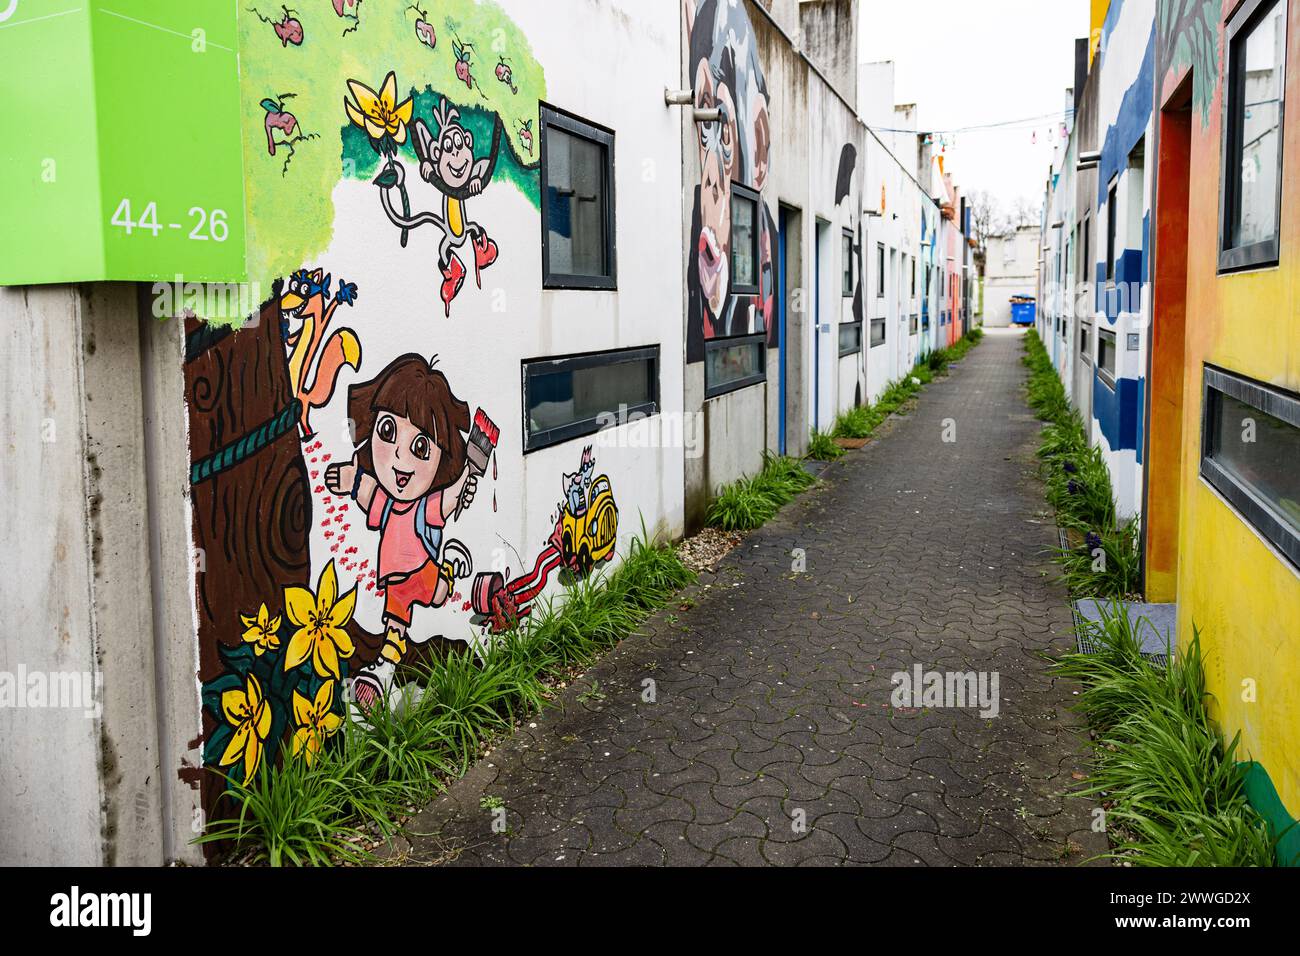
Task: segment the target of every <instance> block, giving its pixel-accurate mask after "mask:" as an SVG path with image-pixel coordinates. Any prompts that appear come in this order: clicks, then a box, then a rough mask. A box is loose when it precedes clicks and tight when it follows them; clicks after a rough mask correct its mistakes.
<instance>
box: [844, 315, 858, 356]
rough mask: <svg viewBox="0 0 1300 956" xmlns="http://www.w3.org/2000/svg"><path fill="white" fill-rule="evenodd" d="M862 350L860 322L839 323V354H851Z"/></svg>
mask: <svg viewBox="0 0 1300 956" xmlns="http://www.w3.org/2000/svg"><path fill="white" fill-rule="evenodd" d="M861 351H862V323H861V322H841V323H840V355H852V354H853V353H855V352H861Z"/></svg>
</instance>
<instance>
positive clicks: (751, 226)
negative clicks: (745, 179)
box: [731, 183, 758, 295]
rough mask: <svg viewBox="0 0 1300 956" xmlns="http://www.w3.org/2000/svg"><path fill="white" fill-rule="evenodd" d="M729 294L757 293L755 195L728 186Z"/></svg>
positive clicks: (733, 186) (744, 188) (743, 187)
mask: <svg viewBox="0 0 1300 956" xmlns="http://www.w3.org/2000/svg"><path fill="white" fill-rule="evenodd" d="M731 291H732V292H735V293H739V294H748V295H755V294H757V293H758V193H756V192H754V191H753V190H752V189H749V188H747V187H745V186H742V185H740V184H739V183H732V184H731Z"/></svg>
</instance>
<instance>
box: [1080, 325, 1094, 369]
mask: <svg viewBox="0 0 1300 956" xmlns="http://www.w3.org/2000/svg"><path fill="white" fill-rule="evenodd" d="M1079 335H1080V340H1079V355H1080V356H1081V357H1082V358H1083V361H1084V362H1085V363H1086V364H1088V365H1091V364H1092V323H1091V322H1086V321H1081V322H1080V323H1079Z"/></svg>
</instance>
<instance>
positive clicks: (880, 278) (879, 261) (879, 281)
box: [876, 242, 885, 298]
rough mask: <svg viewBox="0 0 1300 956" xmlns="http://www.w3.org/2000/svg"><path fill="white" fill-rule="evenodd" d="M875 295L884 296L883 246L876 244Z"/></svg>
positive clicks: (879, 243)
mask: <svg viewBox="0 0 1300 956" xmlns="http://www.w3.org/2000/svg"><path fill="white" fill-rule="evenodd" d="M876 295H878V296H880V297H881V298H884V295H885V244H884V243H883V242H878V243H876Z"/></svg>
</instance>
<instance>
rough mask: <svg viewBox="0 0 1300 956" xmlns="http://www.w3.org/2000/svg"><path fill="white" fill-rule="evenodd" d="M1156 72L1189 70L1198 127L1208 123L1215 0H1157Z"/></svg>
mask: <svg viewBox="0 0 1300 956" xmlns="http://www.w3.org/2000/svg"><path fill="white" fill-rule="evenodd" d="M1159 3H1160V9H1159V14H1158V19H1157V24H1156V26H1157V29H1158V30H1159V32H1160V52H1161V63H1160V76H1161V77H1162V78H1163V77H1165V76H1168V75H1169V73H1170V71H1175V72H1178V71H1182V70H1185V69H1189V68H1190V69H1191V71H1192V106H1193V108H1194V109H1195V110H1196V111H1197V112H1198V113H1200V116H1201V128H1202V129H1204V128H1206V127H1208V126H1209V125H1210V108H1211V104H1212V103H1213V101H1214V96H1215V91H1216V89H1217V84H1218V81H1219V13H1220V11H1221V10H1222V6H1223V5H1222V3H1220V2H1219V0H1159Z"/></svg>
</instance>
